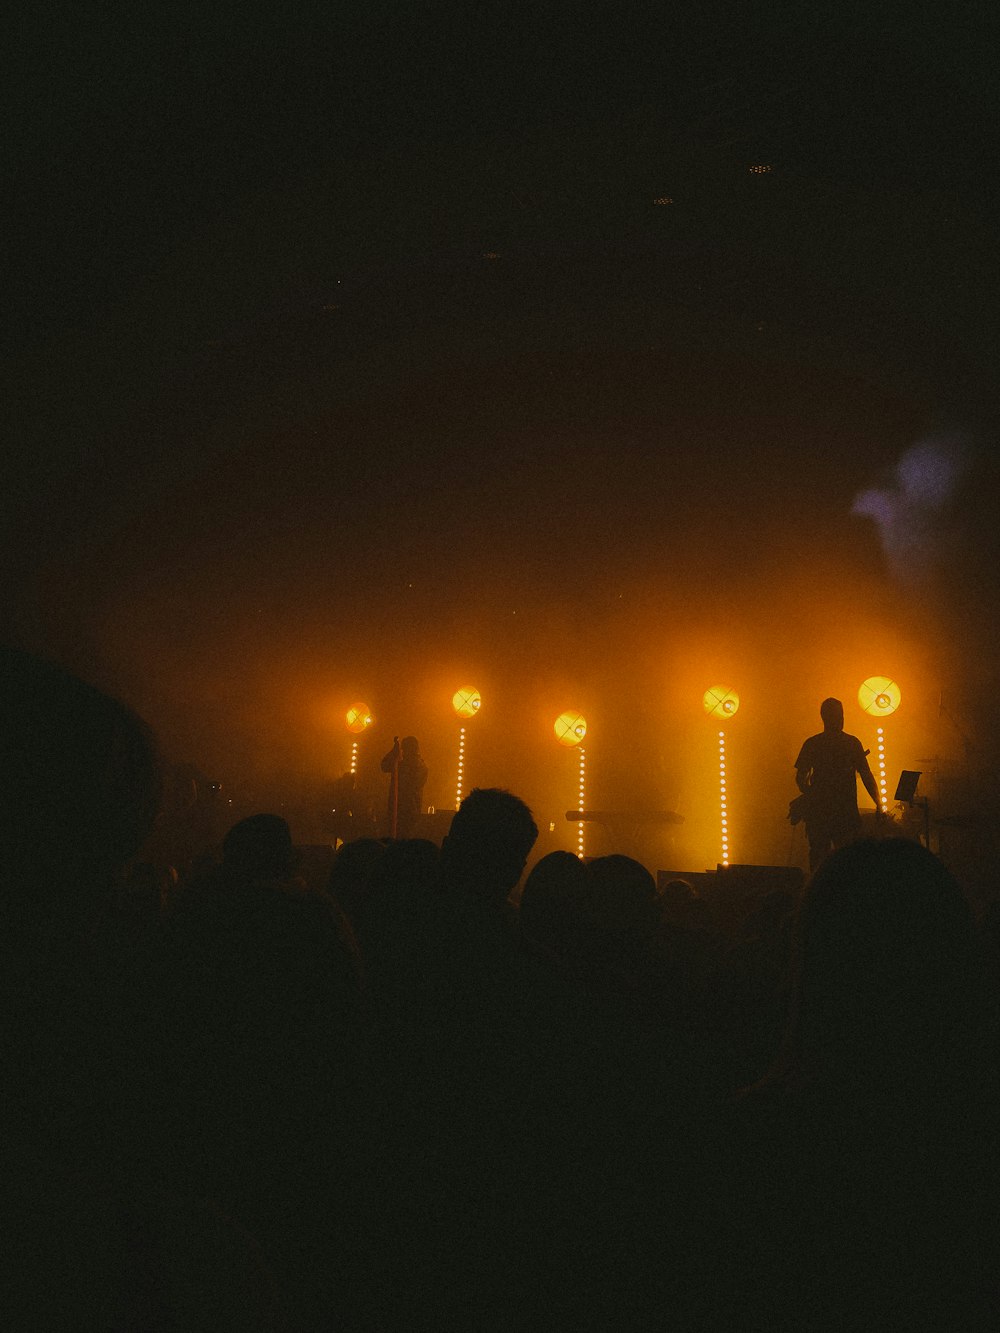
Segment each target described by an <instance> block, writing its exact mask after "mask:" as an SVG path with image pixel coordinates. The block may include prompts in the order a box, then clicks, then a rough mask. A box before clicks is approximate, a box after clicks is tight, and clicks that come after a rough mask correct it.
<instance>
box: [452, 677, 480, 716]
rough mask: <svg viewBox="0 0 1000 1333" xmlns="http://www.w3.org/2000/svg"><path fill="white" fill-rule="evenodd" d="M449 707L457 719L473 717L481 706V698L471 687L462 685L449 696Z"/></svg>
mask: <svg viewBox="0 0 1000 1333" xmlns="http://www.w3.org/2000/svg"><path fill="white" fill-rule="evenodd" d="M451 706H452V708H454V710H455V712H456V713H457V714H458V716H459V717H475V716H476V714H477V713H478V712H479V710H480V708H482V706H483V700H482V696H481V695H480V693H479V691H478V690H476V689H473V687H472V686H471V685H463V686H462V688H461V689H460V690H456V691H455V693H454V694H453V695H452V696H451Z"/></svg>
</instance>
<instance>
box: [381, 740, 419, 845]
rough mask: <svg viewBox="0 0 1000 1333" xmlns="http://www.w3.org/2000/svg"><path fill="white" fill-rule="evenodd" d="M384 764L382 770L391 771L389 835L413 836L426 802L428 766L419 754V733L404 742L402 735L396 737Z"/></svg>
mask: <svg viewBox="0 0 1000 1333" xmlns="http://www.w3.org/2000/svg"><path fill="white" fill-rule="evenodd" d="M381 767H382V772H383V773H389V774H391V778H390V781H389V805H388V809H387V812H386V817H387V821H388V828H389V836H390V837H391V838H411V837H412V836H413V830H414V828H415V827H416V823H417V816H418V815H419V814H420V811H421V808H422V805H423V797H424V783H425V782H426V781H427V765H426V764H425V763H424V761H423V759H422V758H421V757H420V745H419V743H418V741H417V738H416V736H404V737H403V741H402V744H400V740H399V737H398V736H394V737H393V738H392V749H391V750H390V751H389V753H388V754H387V755H385V757H384V758H383V760H382V765H381Z"/></svg>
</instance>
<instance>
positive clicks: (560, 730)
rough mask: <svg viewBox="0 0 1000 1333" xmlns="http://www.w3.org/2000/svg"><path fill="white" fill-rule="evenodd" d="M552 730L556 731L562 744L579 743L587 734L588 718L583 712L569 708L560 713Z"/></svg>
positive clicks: (557, 738)
mask: <svg viewBox="0 0 1000 1333" xmlns="http://www.w3.org/2000/svg"><path fill="white" fill-rule="evenodd" d="M552 730H553V731H554V732H555V733H556V740H557V741H558V742H559V744H560V745H566V746H570V745H579V744H580V742H581V741H582V740H583V738H584V736H586V734H587V719H586V718H585V717H584V716H583V714H582V713H577V712H574V711H573V710H572V709H568V710H567V711H566V712H565V713H560V714H559V716H558V717H557V718H556V720H555V725H554V726H553V728H552Z"/></svg>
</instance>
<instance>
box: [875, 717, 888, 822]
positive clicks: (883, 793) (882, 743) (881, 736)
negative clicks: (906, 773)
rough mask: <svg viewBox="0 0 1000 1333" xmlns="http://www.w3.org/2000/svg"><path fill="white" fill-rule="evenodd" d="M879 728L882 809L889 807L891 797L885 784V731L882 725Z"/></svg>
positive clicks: (879, 780)
mask: <svg viewBox="0 0 1000 1333" xmlns="http://www.w3.org/2000/svg"><path fill="white" fill-rule="evenodd" d="M877 730H878V787H879V793H880V795H881V797H882V809H883V810H888V809H889V797H888V795H887V793H886V786H885V732H884V731H883V730H882V728H881V727H879V728H877Z"/></svg>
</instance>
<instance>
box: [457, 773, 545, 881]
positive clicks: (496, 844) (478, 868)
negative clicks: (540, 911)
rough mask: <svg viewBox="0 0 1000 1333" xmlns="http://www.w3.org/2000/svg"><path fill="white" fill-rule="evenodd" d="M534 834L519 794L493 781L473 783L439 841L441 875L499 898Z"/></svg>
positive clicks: (521, 866)
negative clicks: (482, 784) (492, 784)
mask: <svg viewBox="0 0 1000 1333" xmlns="http://www.w3.org/2000/svg"><path fill="white" fill-rule="evenodd" d="M537 837H538V828H537V826H536V824H535V821H534V819H533V817H532V814H531V811H530V810H529V809H528V807H527V806H526V805H525V803H524V802H523V801H522V800H521V799H520V798H519V797H517V796H514V795H513V794H512V793H511V792H509V791H504V790H503V789H502V788H499V787H476V788H474V789H473V790H472V791H471V792H470V793H469V794H468V796H466V798H465V800H464V801H463V802H462V804H461V805H460V806H459V808H458V810H456V812H455V817H454V819H453V820H452V821H451V827H450V829H449V830H448V836H447V837H446V838H445V839H444V842H443V843H442V846H441V874H442V880H443V881H444V882H445V883H446V884H448V885H449V886H454V885H459V886H462V887H466V888H471V889H474V890H475V891H476V892H477V893H478V894H479V895H480V896H482V897H484V898H487V899H491V900H497V899H498V900H500V901H501V902H502V901H505V900H506V899H507V897H508V896H509V894H510V892H511V890H512V889H514V887H515V886H516V885H517V883H518V881H519V880H520V878H521V875H522V873H523V871H524V867H525V864H526V862H527V860H528V854H529V853H530V851H531V849H532V847H533V846H534V845H535V839H536V838H537Z"/></svg>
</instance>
